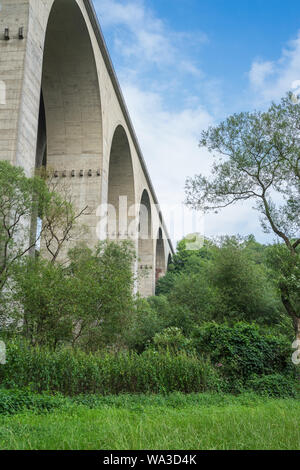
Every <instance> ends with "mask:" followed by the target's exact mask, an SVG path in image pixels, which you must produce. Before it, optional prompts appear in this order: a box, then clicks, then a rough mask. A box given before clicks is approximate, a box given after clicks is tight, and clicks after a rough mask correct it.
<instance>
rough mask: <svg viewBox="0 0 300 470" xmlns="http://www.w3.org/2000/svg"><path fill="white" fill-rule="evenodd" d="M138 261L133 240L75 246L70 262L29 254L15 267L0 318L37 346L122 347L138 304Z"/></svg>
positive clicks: (93, 348)
mask: <svg viewBox="0 0 300 470" xmlns="http://www.w3.org/2000/svg"><path fill="white" fill-rule="evenodd" d="M133 260H134V251H133V249H132V246H131V244H130V243H128V242H123V243H113V242H102V243H100V244H99V245H98V247H97V248H96V249H95V251H92V250H90V249H88V248H86V247H77V248H74V249H73V250H72V251H71V252H70V253H69V259H66V264H64V265H61V264H60V263H53V262H52V261H47V260H45V259H41V258H40V257H37V258H32V257H26V258H25V259H24V260H22V262H20V263H19V265H18V266H17V267H16V269H15V272H14V276H13V278H12V279H13V281H14V287H13V290H12V292H11V293H8V292H7V299H6V302H3V303H2V308H0V319H1V318H2V322H4V321H5V320H6V322H7V323H8V325H9V329H10V330H12V329H16V330H17V331H18V330H21V332H22V334H23V335H24V336H25V337H26V338H27V339H28V340H30V342H31V344H32V345H44V346H48V347H50V348H53V349H55V348H56V347H57V346H58V345H60V344H71V345H73V346H74V347H75V346H77V345H80V346H81V347H82V348H85V349H87V350H95V349H99V347H103V346H115V347H121V346H122V345H124V342H125V334H124V332H126V331H127V329H128V327H129V325H130V324H131V322H132V316H133V312H134V308H135V307H134V297H133V282H134V279H133V273H132V269H131V267H132V263H133ZM9 294H10V295H9ZM8 320H9V322H8Z"/></svg>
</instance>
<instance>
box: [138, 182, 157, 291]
mask: <svg viewBox="0 0 300 470" xmlns="http://www.w3.org/2000/svg"><path fill="white" fill-rule="evenodd" d="M152 224H153V221H152V208H151V202H150V197H149V193H148V191H147V190H146V189H145V190H144V191H143V194H142V197H141V201H140V206H139V227H138V238H139V239H138V278H139V292H140V293H141V295H143V296H144V297H149V296H150V295H153V294H154V276H153V262H154V251H153V225H152Z"/></svg>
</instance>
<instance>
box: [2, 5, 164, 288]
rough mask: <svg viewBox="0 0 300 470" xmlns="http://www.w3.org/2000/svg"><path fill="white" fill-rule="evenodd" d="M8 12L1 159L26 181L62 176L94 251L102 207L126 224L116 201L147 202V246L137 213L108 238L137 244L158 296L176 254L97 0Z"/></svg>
mask: <svg viewBox="0 0 300 470" xmlns="http://www.w3.org/2000/svg"><path fill="white" fill-rule="evenodd" d="M1 4H2V9H1V11H0V81H1V80H2V81H3V82H4V83H5V86H6V103H5V104H0V159H4V160H9V161H10V162H11V163H13V164H14V165H19V166H22V167H23V168H24V169H25V171H26V174H28V175H30V174H32V173H33V172H34V170H35V167H36V166H39V165H41V164H42V163H43V162H44V163H45V162H46V163H47V166H48V168H51V169H52V170H53V171H56V172H57V175H58V180H61V181H63V182H64V184H65V183H66V182H67V184H68V185H69V187H70V189H71V193H72V197H73V200H74V201H75V203H76V205H77V206H78V208H80V209H82V208H83V207H85V206H88V208H89V215H85V216H83V217H82V223H84V224H85V225H87V226H88V227H89V232H88V234H87V235H86V237H85V241H87V242H88V243H89V244H90V245H94V244H95V243H97V241H98V237H97V230H96V229H97V226H98V224H99V221H100V217H99V212H97V214H98V215H97V214H96V211H97V207H99V205H100V204H104V203H109V204H113V205H114V206H117V215H120V214H118V206H119V204H118V200H119V197H120V196H121V197H125V196H126V197H127V204H128V208H130V206H132V205H134V204H140V203H141V202H143V205H146V206H147V207H148V208H150V214H149V216H148V217H149V227H148V229H147V230H148V235H150V238H147V237H145V233H144V232H143V231H145V229H144V226H145V220H142V217H143V214H142V212H143V211H140V209H139V208H134V209H131V212H129V213H128V212H126V213H125V211H124V209H121V210H120V212H121V217H122V218H123V220H124V219H125V220H126V219H127V222H129V224H130V228H129V229H128V230H124V231H123V228H122V226H120V227H119V225H118V224H117V226H116V227H114V225H113V224H112V226H111V227H109V228H108V230H109V234H108V235H109V236H115V237H117V238H122V237H124V236H127V237H129V238H132V237H134V238H135V240H136V248H137V250H138V256H139V261H138V263H137V269H138V272H140V273H146V275H143V276H142V277H141V279H140V280H139V291H140V292H141V294H142V295H145V296H146V295H151V294H153V293H154V289H155V279H156V278H157V277H158V276H160V275H162V274H163V273H164V272H165V271H166V267H167V260H168V257H169V254H170V252H171V249H172V248H171V244H170V242H169V241H168V235H167V232H166V230H165V226H164V224H163V222H162V221H161V220H160V216H159V208H157V207H155V205H156V204H157V198H156V195H155V192H154V189H153V187H152V184H151V180H150V177H149V175H148V172H147V169H146V165H145V162H144V159H143V156H142V153H141V150H140V147H139V144H138V141H137V138H136V136H135V133H134V129H133V127H132V124H131V121H130V117H129V115H128V112H127V108H126V105H125V102H124V99H123V97H122V93H121V90H120V87H119V85H118V81H117V78H116V75H115V72H114V69H113V67H112V64H111V61H110V58H109V55H108V52H107V49H106V47H105V44H104V40H103V37H102V33H101V31H100V28H99V25H98V22H97V18H96V15H95V13H94V10H93V7H92V4H91V1H90V0H1ZM20 27H23V31H24V39H20V38H19V28H20ZM5 28H9V35H10V39H9V40H5V39H4V30H5ZM41 94H42V99H41ZM40 103H43V104H40ZM122 211H123V212H122ZM139 214H141V215H140V219H141V220H139V218H138V217H137V222H136V224H133V223H132V221H133V220H134V219H135V216H138V215H139ZM138 230H140V231H139V235H138ZM123 232H125V233H123ZM158 233H160V237H161V238H160V240H159V241H157V234H158Z"/></svg>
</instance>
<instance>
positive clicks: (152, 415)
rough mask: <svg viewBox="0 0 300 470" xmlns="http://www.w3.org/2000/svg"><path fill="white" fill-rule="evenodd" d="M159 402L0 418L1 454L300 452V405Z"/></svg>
mask: <svg viewBox="0 0 300 470" xmlns="http://www.w3.org/2000/svg"><path fill="white" fill-rule="evenodd" d="M177 398H179V397H177ZM194 398H196V397H194ZM202 399H203V398H202ZM139 400H140V399H139ZM156 400H157V402H156V403H155V402H151V401H149V402H147V398H145V397H144V398H143V404H142V406H136V407H134V403H133V402H132V403H131V406H130V407H127V406H126V403H125V402H124V404H123V406H121V403H119V405H120V406H114V405H113V404H111V406H110V405H109V404H108V403H107V404H106V406H102V407H100V408H96V409H89V408H87V407H84V406H77V407H74V406H73V407H71V408H70V409H63V410H58V411H54V412H51V413H49V414H41V415H37V414H34V413H26V414H21V415H15V416H12V417H7V416H3V417H1V416H0V448H1V449H21V450H23V449H38V450H101V449H103V450H139V449H150V450H151V449H164V450H172V449H182V450H195V449H200V450H201V449H251V450H255V449H294V450H299V449H300V427H299V420H300V403H299V401H297V400H291V399H288V400H273V399H265V402H264V403H263V402H262V400H258V401H257V402H256V401H255V400H254V401H252V402H251V400H250V402H249V403H248V404H247V405H245V404H242V402H241V401H240V398H236V399H234V397H232V398H231V399H229V402H227V401H226V400H225V401H224V403H223V404H222V403H218V405H217V406H215V405H213V404H212V403H209V406H206V405H205V402H202V403H201V404H200V405H199V404H197V402H196V401H195V402H194V403H191V404H188V403H186V404H185V406H183V407H180V406H175V407H173V406H169V405H168V403H166V402H165V403H163V401H164V399H163V401H162V403H159V398H156ZM172 400H173V399H172ZM213 400H214V399H212V400H211V402H213ZM129 401H130V399H129ZM200 401H201V400H200ZM183 402H184V400H183ZM246 402H247V400H246ZM136 405H138V403H136Z"/></svg>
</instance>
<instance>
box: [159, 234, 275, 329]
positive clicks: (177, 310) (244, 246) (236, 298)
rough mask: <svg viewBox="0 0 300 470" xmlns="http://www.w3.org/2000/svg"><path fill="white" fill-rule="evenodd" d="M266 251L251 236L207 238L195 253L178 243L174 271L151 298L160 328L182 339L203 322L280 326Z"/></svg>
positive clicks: (162, 280) (183, 244) (272, 275)
mask: <svg viewBox="0 0 300 470" xmlns="http://www.w3.org/2000/svg"><path fill="white" fill-rule="evenodd" d="M267 250H268V248H267V247H265V246H263V245H260V244H259V243H257V242H256V241H255V239H254V237H251V236H250V237H248V238H241V237H223V238H220V239H219V240H215V241H214V242H212V241H209V240H206V241H205V245H204V247H203V248H201V249H200V250H195V251H188V250H186V249H185V241H184V240H183V241H182V242H180V243H179V253H178V254H177V255H175V256H174V260H175V264H174V266H177V267H176V270H174V269H173V270H171V271H170V272H169V273H167V275H166V277H165V278H163V279H161V280H160V281H159V289H158V290H159V291H160V292H164V295H159V296H158V297H156V299H155V300H154V299H150V305H151V307H152V308H153V309H154V310H156V311H157V312H158V314H159V316H160V317H161V318H163V319H164V324H165V326H176V327H178V328H181V329H182V330H183V332H184V334H185V335H187V336H188V335H189V334H190V333H191V331H192V329H193V327H194V325H201V324H203V323H204V322H206V321H217V322H224V321H227V322H228V321H229V322H232V323H234V322H236V321H240V320H245V321H256V322H257V323H259V324H261V325H269V326H270V325H276V324H279V322H281V319H282V312H283V307H282V305H281V299H280V295H279V292H278V289H277V288H276V284H275V281H274V273H273V271H272V268H270V266H269V265H267ZM176 256H178V258H179V260H177V258H176Z"/></svg>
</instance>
